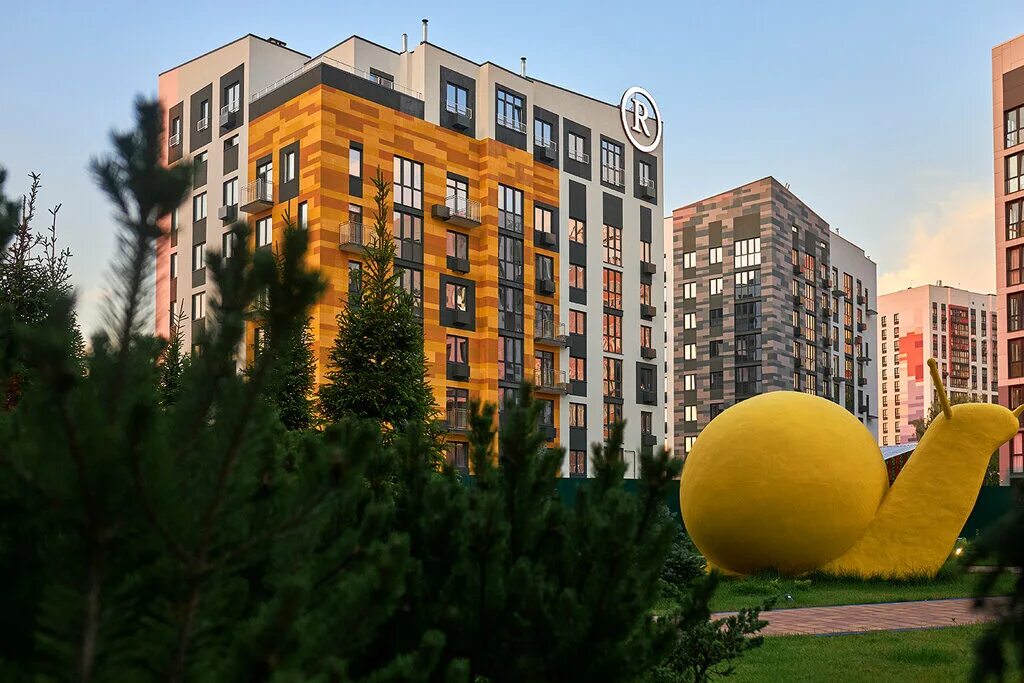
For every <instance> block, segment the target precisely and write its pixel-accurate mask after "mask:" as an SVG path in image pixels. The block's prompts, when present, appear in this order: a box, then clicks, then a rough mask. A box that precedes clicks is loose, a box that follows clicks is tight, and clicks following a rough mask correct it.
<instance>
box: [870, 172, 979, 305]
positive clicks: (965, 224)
mask: <svg viewBox="0 0 1024 683" xmlns="http://www.w3.org/2000/svg"><path fill="white" fill-rule="evenodd" d="M906 225H907V226H909V230H907V231H906V234H905V237H904V239H903V240H901V244H900V246H899V247H898V251H896V252H894V253H890V254H889V255H888V258H887V259H879V269H878V270H879V276H878V292H879V294H886V293H888V292H893V291H896V290H899V289H905V288H907V287H917V286H919V285H925V284H934V283H935V282H936V281H937V280H942V283H943V284H945V285H950V286H953V287H960V288H962V289H968V290H971V291H975V292H983V293H994V292H995V291H996V272H995V259H996V251H995V249H996V248H995V215H994V200H993V196H992V187H991V185H988V186H985V185H983V184H980V183H979V184H971V185H967V186H962V187H959V188H956V189H954V190H953V191H952V192H950V193H949V194H948V195H947V197H946V198H945V199H943V200H941V201H938V202H935V203H934V204H933V205H932V206H930V207H928V208H926V209H923V210H921V211H918V212H916V213H913V214H911V215H910V216H909V218H908V220H907V221H906Z"/></svg>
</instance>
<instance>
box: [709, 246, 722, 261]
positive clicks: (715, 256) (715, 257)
mask: <svg viewBox="0 0 1024 683" xmlns="http://www.w3.org/2000/svg"><path fill="white" fill-rule="evenodd" d="M721 262H722V248H721V247H711V248H710V249H708V263H710V264H711V265H714V264H716V263H721Z"/></svg>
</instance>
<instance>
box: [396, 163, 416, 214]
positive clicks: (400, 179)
mask: <svg viewBox="0 0 1024 683" xmlns="http://www.w3.org/2000/svg"><path fill="white" fill-rule="evenodd" d="M394 181H395V182H394V188H393V191H394V196H395V204H396V205H401V206H408V207H410V208H413V209H422V208H423V164H421V163H419V162H417V161H411V160H409V159H404V158H402V157H395V170H394Z"/></svg>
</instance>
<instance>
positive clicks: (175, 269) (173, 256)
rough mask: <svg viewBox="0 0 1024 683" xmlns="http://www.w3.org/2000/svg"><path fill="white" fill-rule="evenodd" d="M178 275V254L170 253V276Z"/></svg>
mask: <svg viewBox="0 0 1024 683" xmlns="http://www.w3.org/2000/svg"><path fill="white" fill-rule="evenodd" d="M176 277H178V254H177V253H174V254H171V278H172V279H173V278H176Z"/></svg>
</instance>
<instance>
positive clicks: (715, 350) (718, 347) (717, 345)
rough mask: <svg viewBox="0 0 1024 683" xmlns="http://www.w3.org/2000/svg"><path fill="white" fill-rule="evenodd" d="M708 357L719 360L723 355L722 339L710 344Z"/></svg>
mask: <svg viewBox="0 0 1024 683" xmlns="http://www.w3.org/2000/svg"><path fill="white" fill-rule="evenodd" d="M708 355H710V356H711V357H712V358H718V357H719V356H721V355H722V340H721V339H712V340H711V343H710V344H709V353H708Z"/></svg>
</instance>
